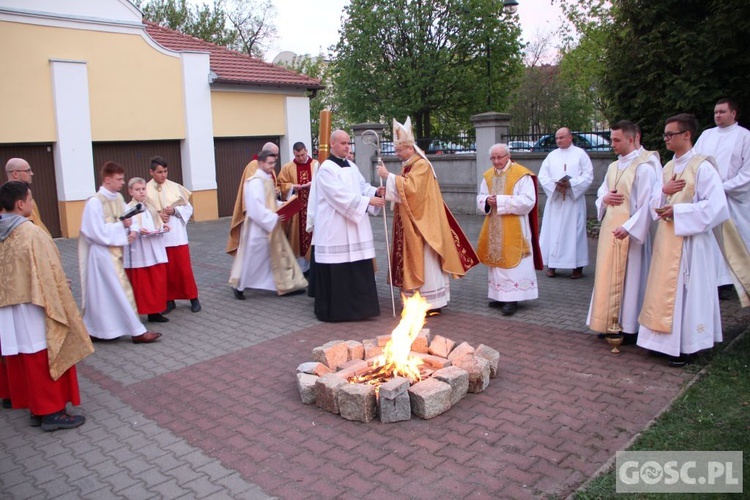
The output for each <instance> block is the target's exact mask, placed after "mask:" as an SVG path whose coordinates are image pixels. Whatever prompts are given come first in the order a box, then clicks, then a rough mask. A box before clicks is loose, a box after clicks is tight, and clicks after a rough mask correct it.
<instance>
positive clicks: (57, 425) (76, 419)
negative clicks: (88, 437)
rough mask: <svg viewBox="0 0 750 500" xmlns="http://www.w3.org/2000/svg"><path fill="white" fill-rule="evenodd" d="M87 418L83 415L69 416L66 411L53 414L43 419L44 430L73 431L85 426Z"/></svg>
mask: <svg viewBox="0 0 750 500" xmlns="http://www.w3.org/2000/svg"><path fill="white" fill-rule="evenodd" d="M85 421H86V417H84V416H83V415H68V414H67V413H66V412H65V410H62V411H58V412H57V413H51V414H49V415H45V416H43V417H42V430H43V431H46V432H51V431H56V430H58V429H73V428H74V427H78V426H80V425H83V423H84V422H85Z"/></svg>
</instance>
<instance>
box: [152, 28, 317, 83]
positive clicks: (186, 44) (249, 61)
mask: <svg viewBox="0 0 750 500" xmlns="http://www.w3.org/2000/svg"><path fill="white" fill-rule="evenodd" d="M143 24H144V25H145V26H146V33H148V35H149V36H150V37H151V38H152V39H153V40H154V41H155V42H156V43H158V44H159V45H161V46H162V47H164V48H166V49H169V50H173V51H176V52H184V51H200V52H209V53H210V56H209V57H210V61H211V62H210V65H211V70H212V71H213V72H214V73H216V75H217V77H218V78H217V79H216V80H214V83H224V84H232V85H258V86H263V87H293V88H304V89H312V90H315V89H322V88H323V86H322V85H320V81H318V80H316V79H314V78H310V77H309V76H306V75H301V74H299V73H297V72H295V71H292V70H289V69H286V68H283V67H281V66H276V65H275V64H270V63H267V62H265V61H263V60H261V59H257V58H254V57H250V56H248V55H247V54H243V53H242V52H237V51H235V50H230V49H228V48H226V47H221V46H219V45H216V44H213V43H210V42H206V41H205V40H201V39H199V38H195V37H193V36H190V35H186V34H184V33H180V32H179V31H175V30H173V29H170V28H166V27H164V26H160V25H158V24H156V23H153V22H151V21H146V20H144V21H143Z"/></svg>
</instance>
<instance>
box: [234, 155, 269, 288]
mask: <svg viewBox="0 0 750 500" xmlns="http://www.w3.org/2000/svg"><path fill="white" fill-rule="evenodd" d="M272 178H273V177H271V175H270V174H267V173H265V172H264V171H263V170H261V169H258V170H257V171H256V172H255V174H254V175H253V176H252V177H250V178H249V179H247V180H246V181H245V186H244V187H243V197H244V201H245V222H244V224H243V227H242V235H243V236H244V239H243V241H242V242H241V243H240V244H241V245H244V248H242V250H241V251H238V252H237V255H238V256H240V255H241V258H242V264H241V270H240V274H239V282H238V285H237V289H238V290H244V289H245V288H255V289H258V290H272V291H274V292H275V291H276V282H275V281H274V277H273V269H272V267H271V255H270V246H269V241H270V240H269V237H270V234H271V231H273V228H274V227H275V226H276V224H277V223H278V220H279V216H278V215H277V214H276V212H274V211H272V210H269V209H268V208H267V207H266V190H265V187H264V186H263V181H264V180H268V179H272Z"/></svg>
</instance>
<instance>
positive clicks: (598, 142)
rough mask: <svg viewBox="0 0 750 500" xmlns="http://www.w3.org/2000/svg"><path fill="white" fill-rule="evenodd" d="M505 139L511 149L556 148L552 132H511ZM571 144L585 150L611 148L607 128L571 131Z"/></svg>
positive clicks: (606, 149)
mask: <svg viewBox="0 0 750 500" xmlns="http://www.w3.org/2000/svg"><path fill="white" fill-rule="evenodd" d="M505 139H506V140H507V144H508V146H509V147H510V149H511V151H530V152H548V151H552V150H553V149H555V148H557V144H556V143H555V133H554V132H550V133H548V134H512V135H510V136H508V137H506V138H505ZM573 144H574V145H576V146H578V147H579V148H582V149H585V150H587V151H611V150H612V146H611V145H610V133H609V130H606V131H591V132H573Z"/></svg>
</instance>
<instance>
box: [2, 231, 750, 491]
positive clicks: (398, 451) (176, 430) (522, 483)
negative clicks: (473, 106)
mask: <svg viewBox="0 0 750 500" xmlns="http://www.w3.org/2000/svg"><path fill="white" fill-rule="evenodd" d="M459 221H460V222H461V224H462V227H463V228H464V230H465V231H466V232H467V234H468V235H469V237H470V238H471V239H472V240H473V241H476V237H477V235H478V232H479V227H480V224H481V218H480V217H472V216H459ZM228 224H229V221H228V220H227V219H222V220H219V221H212V222H205V223H198V224H192V225H191V226H190V237H191V253H192V258H193V263H194V270H195V273H196V279H197V281H198V285H199V288H200V295H201V301H202V303H203V311H202V312H200V313H198V314H192V313H190V311H189V309H188V303H187V302H186V301H185V302H182V303H179V302H178V308H177V310H175V311H174V312H172V313H171V314H170V316H169V317H170V319H171V321H170V323H167V324H164V325H158V327H159V328H158V330H159V331H162V332H163V333H164V337H163V338H162V340H161V341H160V342H158V343H156V344H153V345H147V346H145V345H133V344H131V343H130V342H127V341H126V340H124V339H123V340H119V341H116V342H112V343H106V344H96V353H95V354H94V355H92V356H90V357H89V358H88V359H87V360H85V361H84V362H82V363H81V364H80V365H79V380H80V384H81V392H82V395H81V396H82V405H81V407H80V408H75V409H73V411H74V412H80V413H83V414H85V415H86V416H87V422H86V424H85V425H84V426H82V427H80V428H77V429H74V430H69V431H58V432H54V433H44V432H41V431H40V430H39V429H38V428H32V427H29V426H28V413H27V412H25V411H18V410H0V492H2V493H0V497H2V498H5V497H7V498H49V497H55V498H138V499H140V498H180V497H182V498H249V499H254V498H269V497H278V498H311V497H319V498H320V497H322V498H335V497H338V498H355V497H356V498H358V497H362V496H364V495H367V496H368V497H370V498H386V497H389V498H391V497H393V496H394V495H399V496H400V497H408V498H435V497H469V496H472V497H475V496H476V497H494V498H538V497H550V496H551V497H564V496H565V495H567V494H568V493H570V492H571V491H573V490H574V489H575V488H577V487H578V486H579V485H580V484H581V483H583V482H584V481H585V480H586V479H588V478H589V477H590V476H591V475H592V474H593V473H594V472H595V471H596V470H597V469H598V468H599V467H600V466H601V465H602V464H603V463H605V462H606V461H607V460H608V459H610V458H611V457H612V455H613V454H614V453H615V451H616V450H618V449H622V447H623V446H625V444H626V443H627V442H628V441H629V440H630V439H631V438H632V436H634V435H635V434H636V433H638V432H639V431H640V430H641V429H643V427H644V426H645V425H646V424H647V423H648V422H649V421H651V420H652V419H653V418H654V417H655V416H656V415H657V414H658V413H659V412H660V411H661V410H662V409H663V408H664V407H665V406H666V405H668V404H669V402H670V401H671V399H672V398H674V396H675V395H676V394H678V392H679V391H680V389H681V387H682V386H683V385H684V384H685V383H686V382H687V381H688V380H690V378H691V377H692V376H693V375H692V374H691V372H690V371H689V370H682V369H674V368H670V367H668V366H667V365H666V363H665V362H664V360H663V359H661V358H658V357H652V356H649V355H647V354H646V353H645V352H644V351H642V350H640V349H638V348H636V347H630V346H628V347H623V348H622V351H623V353H622V354H621V355H619V356H616V355H612V354H610V353H609V348H608V347H607V346H606V344H604V342H602V341H600V340H597V339H596V338H595V337H594V336H593V335H590V334H589V333H591V332H587V331H586V327H585V319H586V311H587V309H588V303H589V298H590V294H591V287H592V285H593V279H592V276H591V275H592V273H593V266H589V267H588V268H586V269H585V270H584V273H586V277H585V278H584V279H582V280H570V279H568V278H567V275H566V274H565V272H564V271H562V272H560V273H559V274H558V277H557V278H554V279H550V278H547V277H546V276H544V275H543V273H538V276H539V280H540V299H539V300H537V301H534V302H529V303H524V304H522V306H521V307H520V308H519V311H518V313H517V314H516V315H515V316H513V317H511V318H505V317H503V316H501V315H500V314H499V311H498V310H496V309H490V308H488V307H487V298H486V270H485V269H484V268H482V267H479V268H477V269H474V270H472V271H471V272H470V273H469V275H468V276H467V277H466V278H465V279H463V280H459V281H453V282H452V284H451V297H452V301H451V303H450V306H449V307H448V308H447V309H445V311H444V314H443V315H442V316H439V317H435V318H431V319H429V320H428V325H427V326H428V327H430V328H431V329H432V331H433V333H436V334H441V335H444V336H446V337H450V338H452V339H453V340H456V341H458V342H461V341H467V342H469V343H471V344H472V345H475V346H476V345H478V344H480V343H484V344H487V345H489V346H491V347H493V348H495V349H497V350H498V351H500V353H501V359H500V368H499V376H498V378H496V379H493V380H492V382H491V384H490V386H489V388H488V389H487V390H486V391H485V392H483V393H481V394H469V395H467V397H466V398H464V399H463V400H462V401H461V402H459V403H458V404H457V405H456V406H455V407H454V408H452V409H451V410H450V411H449V412H448V413H445V414H443V415H440V416H438V417H436V418H434V419H431V420H420V419H417V418H416V417H415V418H413V419H412V420H410V421H407V422H399V423H395V424H381V423H380V422H378V421H377V420H376V421H373V422H370V423H368V424H362V423H356V422H349V421H346V420H343V419H341V418H340V417H339V416H337V415H332V414H329V413H326V412H324V411H322V410H320V409H318V408H317V407H315V406H314V405H313V406H306V405H303V404H302V403H301V402H300V400H299V395H298V393H297V389H296V379H295V374H294V370H295V368H296V366H297V365H298V364H299V363H301V362H304V361H309V360H311V352H312V349H313V348H314V347H315V346H317V345H321V344H323V343H325V342H327V341H330V340H335V339H353V340H362V339H364V338H369V337H373V336H375V335H379V334H387V333H389V332H390V330H391V329H392V328H393V326H395V324H396V321H397V320H396V319H393V318H392V317H391V314H390V294H389V291H388V288H387V286H386V285H385V275H386V269H385V268H386V265H385V262H386V261H385V242H384V239H383V224H382V220H373V224H372V225H373V230H374V232H375V235H376V241H377V243H378V255H379V262H380V265H379V270H378V283H379V285H378V286H379V295H380V297H381V310H382V315H381V316H380V317H379V318H377V319H374V320H370V321H363V322H356V323H343V324H324V323H320V322H318V321H317V320H316V319H315V317H314V315H313V312H312V299H310V298H308V297H306V296H303V295H297V296H293V297H276V296H275V295H274V294H273V293H268V292H259V291H248V292H246V295H247V296H248V300H246V301H244V302H241V301H237V300H234V299H233V298H232V295H231V291H230V290H229V288H228V286H227V285H226V280H227V277H228V274H229V268H230V266H231V258H230V257H228V256H227V255H226V254H224V253H223V249H224V244H225V242H226V234H227V229H228ZM591 243H592V245H591V249H592V257H593V251H594V245H593V243H594V242H593V241H591ZM76 245H77V242H76V241H75V240H58V246H59V247H60V250H61V254H62V255H63V259H64V264H65V267H66V271H67V272H68V275H69V277H71V278H72V279H73V280H74V292H75V293H76V295H77V296H79V295H80V287H79V286H78V279H77V277H78V274H77V273H78V270H77V256H76ZM722 313H723V319H724V327H725V331H726V332H729V333H731V334H736V332H738V331H740V330H742V329H743V328H745V327H746V326H747V325H748V324H749V323H750V313H749V312H748V311H742V310H741V309H740V308H739V303H738V301H737V300H734V301H729V302H722ZM152 326H154V325H152Z"/></svg>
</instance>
